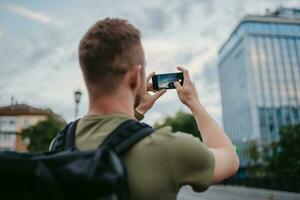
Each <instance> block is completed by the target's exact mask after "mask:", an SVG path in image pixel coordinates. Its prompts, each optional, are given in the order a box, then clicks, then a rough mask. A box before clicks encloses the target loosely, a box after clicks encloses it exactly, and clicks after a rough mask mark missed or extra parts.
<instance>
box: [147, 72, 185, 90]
mask: <svg viewBox="0 0 300 200" xmlns="http://www.w3.org/2000/svg"><path fill="white" fill-rule="evenodd" d="M175 81H178V82H179V83H180V84H181V85H183V73H182V72H179V73H169V74H157V75H154V76H153V77H152V83H153V89H154V90H162V89H175V85H174V82H175Z"/></svg>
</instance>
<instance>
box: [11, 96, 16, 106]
mask: <svg viewBox="0 0 300 200" xmlns="http://www.w3.org/2000/svg"><path fill="white" fill-rule="evenodd" d="M14 101H15V98H14V95H12V96H11V97H10V105H11V106H13V105H14Z"/></svg>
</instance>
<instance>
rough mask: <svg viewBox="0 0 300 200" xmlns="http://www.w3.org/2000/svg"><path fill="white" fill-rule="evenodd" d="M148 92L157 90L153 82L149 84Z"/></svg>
mask: <svg viewBox="0 0 300 200" xmlns="http://www.w3.org/2000/svg"><path fill="white" fill-rule="evenodd" d="M147 92H155V90H154V89H153V84H152V83H148V84H147Z"/></svg>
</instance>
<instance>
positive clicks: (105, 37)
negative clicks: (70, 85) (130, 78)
mask: <svg viewBox="0 0 300 200" xmlns="http://www.w3.org/2000/svg"><path fill="white" fill-rule="evenodd" d="M140 40H141V34H140V31H139V30H138V29H136V28H135V27H134V26H133V25H131V24H129V23H128V22H127V20H124V19H111V18H106V19H103V20H100V21H98V22H96V23H95V24H94V25H93V26H92V27H91V28H90V29H89V30H88V31H87V33H86V34H85V35H84V36H83V38H82V39H81V41H80V44H79V62H80V66H81V69H82V72H83V75H84V79H85V81H86V82H87V83H88V84H89V85H92V86H93V88H95V89H96V90H97V92H108V91H112V90H113V89H115V88H116V87H117V86H118V85H119V82H120V80H121V79H122V77H123V76H124V74H125V73H126V72H127V70H128V69H129V68H130V67H132V66H133V65H139V64H141V65H143V64H144V54H143V49H142V46H141V41H140ZM108 89H109V90H108Z"/></svg>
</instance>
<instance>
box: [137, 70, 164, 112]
mask: <svg viewBox="0 0 300 200" xmlns="http://www.w3.org/2000/svg"><path fill="white" fill-rule="evenodd" d="M154 74H155V72H152V73H151V74H149V75H148V76H147V78H146V80H147V92H146V94H145V95H144V96H143V97H142V99H141V102H140V104H139V105H138V106H137V107H136V108H135V110H136V111H138V112H139V113H140V114H142V115H144V114H145V113H146V112H147V111H148V110H150V108H152V106H153V105H154V103H155V102H156V100H157V99H158V98H159V97H161V96H162V95H163V94H165V93H166V91H167V90H159V91H155V90H154V89H153V85H152V83H149V81H150V79H151V78H152V76H154ZM149 92H154V94H153V95H151V94H149Z"/></svg>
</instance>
